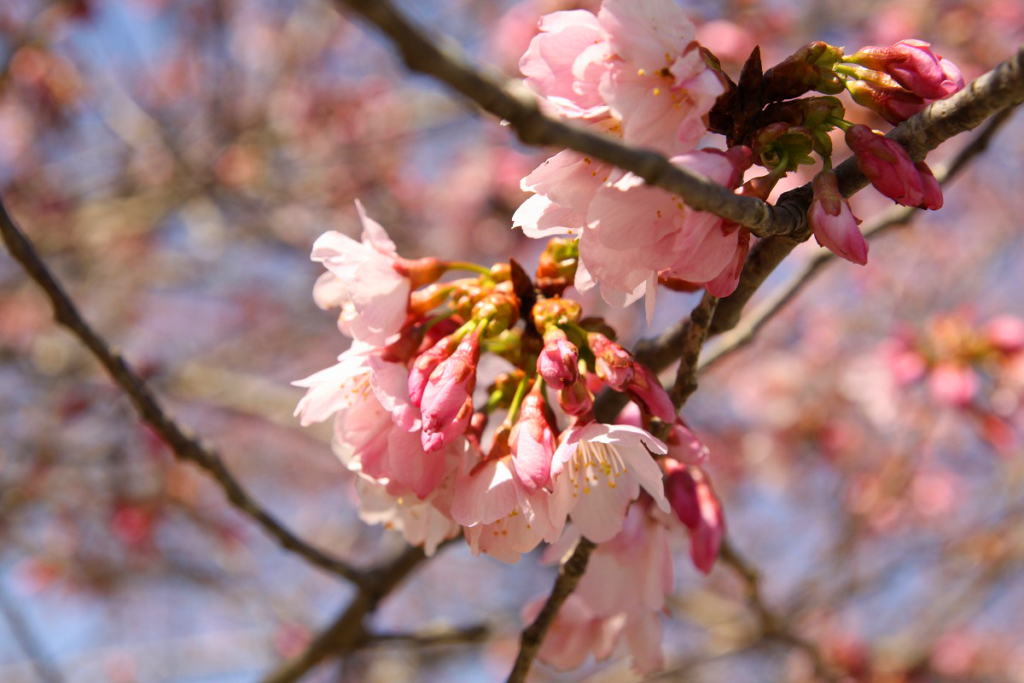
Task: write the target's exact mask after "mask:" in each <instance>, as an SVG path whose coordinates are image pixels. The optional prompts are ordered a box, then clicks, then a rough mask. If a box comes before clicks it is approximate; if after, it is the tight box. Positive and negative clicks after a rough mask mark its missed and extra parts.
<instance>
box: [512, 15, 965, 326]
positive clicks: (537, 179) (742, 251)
mask: <svg viewBox="0 0 1024 683" xmlns="http://www.w3.org/2000/svg"><path fill="white" fill-rule="evenodd" d="M694 36H695V32H694V27H693V25H692V24H691V23H690V22H689V20H688V19H687V18H686V16H685V14H684V13H683V11H682V9H681V8H680V6H679V5H678V4H677V3H676V2H675V1H674V0H643V1H642V2H637V1H633V0H605V1H604V2H603V4H602V5H601V8H600V10H599V11H598V12H597V14H596V15H595V14H592V13H590V12H588V11H585V10H574V11H567V12H555V13H553V14H549V15H547V16H545V17H542V18H541V20H540V25H539V33H538V34H537V35H536V36H535V37H534V38H533V40H532V42H531V43H530V46H529V48H528V49H527V51H526V53H525V54H524V55H523V58H522V60H521V61H520V69H521V70H522V73H523V75H524V77H525V83H526V85H527V86H528V87H530V88H531V89H532V90H533V91H534V92H535V93H537V95H539V96H540V97H541V101H542V104H543V105H544V106H545V107H547V108H548V109H549V110H551V111H552V112H554V113H557V114H559V115H561V116H563V117H565V118H569V119H575V120H577V121H578V122H580V123H581V124H583V125H586V126H588V127H591V128H593V129H595V130H598V131H601V132H604V133H606V134H609V135H613V136H616V137H619V138H621V139H622V140H624V141H625V142H627V143H632V144H635V145H639V146H643V147H646V148H650V149H654V150H657V151H659V152H662V153H663V154H665V155H666V156H668V157H669V158H670V161H671V162H672V163H674V164H677V165H679V166H684V167H687V168H689V169H692V170H694V171H697V172H699V173H701V174H703V175H704V176H706V177H708V178H710V179H712V180H714V181H715V182H718V183H721V184H722V185H724V186H725V187H728V188H730V189H734V190H736V191H737V192H739V193H742V194H746V195H749V196H755V197H759V198H761V199H767V198H768V195H769V194H770V192H771V191H772V189H773V188H774V186H775V185H776V184H777V183H778V181H779V180H781V179H782V178H783V177H784V176H785V175H786V174H788V173H791V172H793V171H795V170H797V168H799V167H800V166H802V165H806V164H813V163H816V162H815V161H814V159H813V156H814V155H817V156H819V157H821V160H822V165H823V170H822V171H821V173H819V174H818V176H817V177H816V179H815V182H814V185H813V187H814V190H815V194H814V204H813V207H812V210H811V212H810V215H809V220H810V224H811V228H812V230H813V232H814V235H815V237H816V238H817V240H818V243H819V244H821V245H822V246H824V247H826V248H828V249H831V250H832V251H833V252H835V253H836V254H837V255H839V256H841V257H843V258H846V259H848V260H850V261H852V262H854V263H858V264H864V263H866V262H867V252H868V249H867V243H866V242H865V241H864V238H863V236H862V235H861V233H860V230H859V228H858V227H857V226H858V224H859V221H858V220H857V219H856V217H855V216H854V215H853V213H852V211H850V208H849V205H848V204H847V202H846V199H845V198H844V197H842V195H841V194H840V193H839V191H838V187H837V183H836V180H835V176H834V174H833V173H832V161H831V157H832V154H833V148H832V147H833V145H832V141H831V138H830V137H829V133H830V132H831V131H832V130H833V129H835V128H841V129H842V130H844V131H846V141H847V144H848V146H849V148H850V149H851V151H853V152H854V154H855V155H856V157H857V162H858V165H859V166H860V168H861V170H862V171H863V172H864V173H865V175H867V176H868V178H869V179H870V180H871V182H872V184H873V185H874V186H875V188H876V189H878V190H879V191H880V192H881V193H882V194H884V195H886V196H887V197H890V198H892V199H893V200H895V201H896V202H898V203H901V204H904V205H907V206H917V207H921V208H928V209H937V208H939V207H940V206H941V205H942V193H941V190H940V189H939V187H938V183H937V182H935V179H934V176H933V175H932V173H931V171H930V170H929V169H928V167H927V165H925V164H924V163H923V162H921V163H916V164H915V163H914V162H913V161H912V160H911V159H910V157H909V156H908V155H907V153H906V150H905V149H904V148H903V147H902V146H900V145H899V144H897V143H895V142H892V141H890V140H887V139H885V138H883V137H882V136H881V135H878V134H877V133H876V132H875V131H872V130H871V129H870V128H868V127H867V126H862V125H858V126H855V125H853V124H852V123H850V122H848V121H846V119H845V108H844V107H843V105H842V104H841V103H840V101H839V100H838V99H836V98H835V97H832V95H836V94H838V93H841V92H843V90H847V91H849V92H850V93H851V95H852V96H853V99H854V101H855V102H857V103H858V104H861V105H862V106H865V107H868V108H870V109H872V110H873V111H875V112H877V113H879V114H880V115H881V116H883V117H884V118H885V119H886V120H887V121H889V122H890V123H893V124H895V123H899V122H900V121H902V120H904V119H906V118H907V117H909V116H911V115H912V114H915V113H917V112H918V111H920V110H921V109H923V108H924V107H925V106H926V105H927V104H928V102H930V101H932V100H934V99H940V98H944V97H949V96H950V95H952V94H953V93H955V92H957V91H958V90H960V89H961V88H962V87H963V85H964V82H963V77H962V76H961V75H960V72H959V70H958V69H957V68H956V66H954V65H953V64H952V63H951V62H949V61H948V60H945V59H942V58H941V57H939V56H938V55H936V54H935V53H933V52H932V51H931V48H930V45H929V44H928V43H925V42H923V41H920V40H903V41H900V42H899V43H897V44H895V45H893V46H890V47H885V48H882V47H865V48H862V49H861V50H859V51H857V52H855V53H854V54H852V55H844V51H843V49H842V48H839V47H835V46H832V45H828V44H827V43H824V42H821V41H815V42H812V43H809V44H808V45H806V46H804V47H802V48H801V49H800V50H798V51H796V52H795V53H794V54H793V55H791V56H790V57H788V58H786V59H785V60H783V61H782V62H781V63H779V64H778V65H776V66H774V67H773V68H771V69H768V70H767V71H763V70H762V68H761V60H760V52H759V51H758V50H757V49H755V51H754V53H753V54H752V55H751V58H750V59H749V60H748V61H747V64H746V65H745V66H744V69H743V72H742V73H741V75H740V78H739V81H738V82H734V81H733V80H732V79H731V78H730V77H729V76H728V75H727V74H726V73H724V72H723V71H722V70H721V68H720V66H719V62H718V60H717V59H716V58H715V57H714V55H713V54H712V52H711V50H709V49H708V48H706V47H704V46H701V45H699V44H698V43H697V42H696V40H695V37H694ZM812 91H817V92H820V93H822V94H823V95H825V96H824V97H820V96H815V97H803V96H804V95H806V94H807V93H809V92H812ZM709 132H712V133H721V134H723V135H725V137H726V140H725V145H726V147H727V151H724V152H723V151H722V150H720V149H712V148H707V147H705V148H703V149H698V147H699V145H700V144H701V142H702V141H703V140H706V139H707V134H708V133H709ZM754 164H756V165H759V166H762V167H763V168H764V169H765V170H766V171H767V174H766V175H763V176H760V177H756V178H752V179H749V180H748V181H747V182H746V183H744V182H743V179H744V175H745V173H746V171H747V170H748V169H749V168H750V167H751V166H752V165H754ZM522 188H523V189H524V190H526V191H528V192H532V193H534V194H533V196H531V197H530V198H529V199H527V200H526V201H525V202H524V203H523V204H522V206H520V207H519V210H518V211H516V213H515V216H514V217H513V225H515V226H517V227H520V228H522V229H523V231H524V232H525V233H526V234H527V235H528V236H530V237H535V238H550V237H563V236H568V237H570V238H574V239H576V240H578V242H579V246H578V250H579V267H578V269H577V270H576V277H575V282H574V284H575V286H576V288H577V289H578V290H580V291H586V290H588V289H590V288H592V287H594V286H597V285H599V286H600V289H601V294H602V296H603V298H604V299H605V300H606V301H608V302H609V303H611V304H613V305H618V306H625V305H628V304H630V303H632V302H633V301H636V300H637V299H639V298H640V297H642V296H645V295H646V298H647V312H648V319H650V316H651V315H652V309H653V305H654V297H655V292H656V290H657V287H658V285H659V284H662V285H665V286H669V287H672V288H675V289H696V288H700V287H703V288H706V289H707V290H708V291H709V292H710V293H712V294H714V295H716V296H727V295H729V294H731V293H732V292H733V291H734V290H735V288H736V286H737V283H738V281H739V276H740V272H741V270H742V266H743V262H744V260H745V258H746V255H747V253H748V250H749V247H750V241H751V236H750V233H749V232H748V231H746V230H745V229H743V228H741V227H739V226H736V225H734V224H731V223H729V222H727V221H724V220H722V219H721V218H718V217H717V216H714V215H711V214H708V213H705V212H700V211H694V210H693V209H691V208H690V207H689V206H687V205H686V202H685V201H684V200H683V199H681V198H680V197H677V196H674V195H671V194H670V193H668V192H665V191H663V190H661V189H659V188H653V187H648V186H647V185H646V184H645V182H644V181H643V179H641V178H639V177H637V176H636V175H634V174H632V173H625V172H623V171H620V170H617V169H615V168H614V167H612V166H610V165H608V164H605V163H602V162H598V161H595V160H593V159H591V158H589V157H587V156H583V155H580V154H577V153H576V152H572V151H569V150H566V151H563V152H559V153H558V154H556V155H555V156H553V157H551V158H550V159H548V160H547V161H545V162H544V163H543V164H541V165H540V166H539V167H538V168H537V169H535V170H534V171H533V172H532V173H530V174H529V175H528V176H526V177H525V178H524V179H523V181H522Z"/></svg>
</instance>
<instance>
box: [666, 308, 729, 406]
mask: <svg viewBox="0 0 1024 683" xmlns="http://www.w3.org/2000/svg"><path fill="white" fill-rule="evenodd" d="M717 305H718V298H717V297H715V296H712V295H711V294H710V293H709V292H706V291H705V292H704V296H703V297H702V298H701V300H700V303H699V304H697V306H696V307H694V309H693V310H692V311H690V318H689V320H687V321H686V325H685V327H686V334H685V335H683V343H682V349H681V350H680V360H679V369H678V370H677V371H676V382H675V384H674V385H673V387H672V404H673V405H674V406H675V407H676V410H679V409H680V408H682V407H683V404H684V403H686V400H687V399H688V398H690V396H691V395H692V394H693V392H695V391H697V361H698V360H699V359H700V351H701V349H702V348H704V342H705V341H707V338H708V326H709V325H710V324H711V319H712V317H714V315H715V307H716V306H717Z"/></svg>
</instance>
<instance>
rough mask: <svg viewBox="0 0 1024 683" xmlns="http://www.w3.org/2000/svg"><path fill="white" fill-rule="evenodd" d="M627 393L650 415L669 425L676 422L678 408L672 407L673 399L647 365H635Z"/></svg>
mask: <svg viewBox="0 0 1024 683" xmlns="http://www.w3.org/2000/svg"><path fill="white" fill-rule="evenodd" d="M626 393H628V394H629V396H630V398H632V399H633V400H634V401H635V402H636V403H638V404H639V405H640V407H641V408H643V409H644V411H645V412H646V413H647V414H648V415H652V416H654V417H656V418H658V419H659V420H661V421H662V422H665V423H667V424H672V423H674V422H675V420H676V407H675V406H674V405H672V399H671V398H670V397H669V395H668V392H667V391H665V389H664V387H662V386H661V382H659V381H658V376H657V375H655V374H654V373H653V372H652V371H651V370H650V369H649V368H648V367H647V366H646V365H641V364H640V363H633V380H632V381H631V382H630V383H629V384H628V385H627V386H626Z"/></svg>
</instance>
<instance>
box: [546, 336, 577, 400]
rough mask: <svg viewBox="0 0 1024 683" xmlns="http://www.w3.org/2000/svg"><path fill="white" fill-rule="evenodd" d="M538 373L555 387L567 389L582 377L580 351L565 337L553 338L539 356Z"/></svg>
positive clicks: (549, 384)
mask: <svg viewBox="0 0 1024 683" xmlns="http://www.w3.org/2000/svg"><path fill="white" fill-rule="evenodd" d="M537 374H538V375H540V376H541V377H543V378H544V381H545V382H547V383H548V386H550V387H552V388H554V389H559V390H561V389H566V388H568V387H569V386H571V385H573V384H575V383H576V381H577V380H578V379H579V378H580V368H579V351H577V350H576V346H575V345H574V344H573V343H572V342H570V341H569V340H568V339H565V338H564V337H563V338H561V339H559V338H557V337H555V338H553V339H551V341H549V342H548V343H546V344H545V345H544V349H543V350H542V351H541V352H540V356H538V357H537Z"/></svg>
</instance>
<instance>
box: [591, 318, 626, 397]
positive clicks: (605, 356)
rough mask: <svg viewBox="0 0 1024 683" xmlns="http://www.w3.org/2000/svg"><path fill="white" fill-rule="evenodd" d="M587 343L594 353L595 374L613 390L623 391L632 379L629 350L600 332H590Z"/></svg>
mask: <svg viewBox="0 0 1024 683" xmlns="http://www.w3.org/2000/svg"><path fill="white" fill-rule="evenodd" d="M587 343H588V344H590V350H591V351H593V353H594V361H595V363H594V364H595V368H594V369H595V370H596V371H597V376H598V377H600V378H601V379H602V380H604V382H605V383H606V384H607V385H608V386H609V387H611V388H612V389H614V390H615V391H624V390H625V388H626V385H627V384H629V382H630V381H631V380H632V379H633V359H632V358H630V357H629V352H628V351H626V349H624V348H622V347H621V346H619V345H618V344H616V343H615V342H613V341H612V340H610V339H608V337H606V336H604V335H603V334H601V333H600V332H591V333H590V334H589V335H588V337H587Z"/></svg>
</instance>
